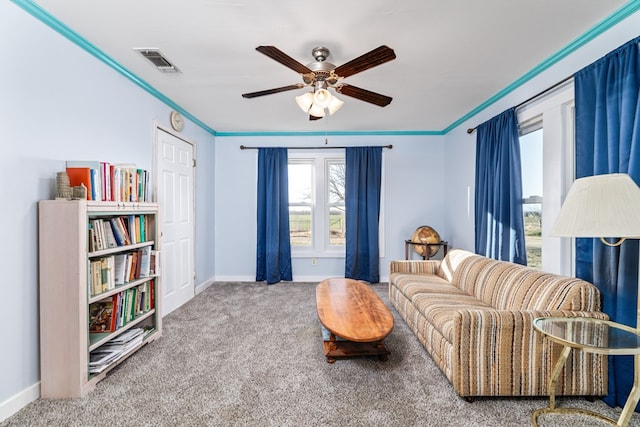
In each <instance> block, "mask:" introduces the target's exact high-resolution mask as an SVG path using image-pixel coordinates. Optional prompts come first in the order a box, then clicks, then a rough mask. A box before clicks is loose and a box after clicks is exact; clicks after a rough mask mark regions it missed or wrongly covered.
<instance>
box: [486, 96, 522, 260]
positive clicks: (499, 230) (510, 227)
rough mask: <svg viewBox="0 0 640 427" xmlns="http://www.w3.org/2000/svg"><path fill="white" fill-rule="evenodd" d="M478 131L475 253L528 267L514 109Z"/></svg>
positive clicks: (516, 120) (518, 147)
mask: <svg viewBox="0 0 640 427" xmlns="http://www.w3.org/2000/svg"><path fill="white" fill-rule="evenodd" d="M477 132H478V135H477V140H476V191H475V232H476V248H475V250H476V253H477V254H480V255H483V256H486V257H489V258H494V259H499V260H503V261H511V262H515V263H518V264H522V265H527V251H526V247H525V241H524V218H523V216H522V172H521V166H520V139H519V136H518V119H517V117H516V111H515V108H510V109H509V110H507V111H505V112H503V113H502V114H500V115H498V116H496V117H494V118H492V119H491V120H488V121H486V122H484V123H482V124H481V125H479V126H478V128H477Z"/></svg>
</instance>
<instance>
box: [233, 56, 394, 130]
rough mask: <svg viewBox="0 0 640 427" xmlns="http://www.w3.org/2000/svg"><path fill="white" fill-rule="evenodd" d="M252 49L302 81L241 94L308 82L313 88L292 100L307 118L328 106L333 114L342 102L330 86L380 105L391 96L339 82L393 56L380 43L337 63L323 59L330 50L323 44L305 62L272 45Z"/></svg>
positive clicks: (254, 94) (281, 89)
mask: <svg viewBox="0 0 640 427" xmlns="http://www.w3.org/2000/svg"><path fill="white" fill-rule="evenodd" d="M256 50H257V51H258V52H261V53H263V54H265V55H267V56H268V57H269V58H271V59H273V60H275V61H278V62H279V63H281V64H282V65H284V66H285V67H289V68H291V69H292V70H293V71H295V72H297V73H299V74H300V75H301V77H302V81H303V83H296V84H292V85H288V86H283V87H278V88H274V89H267V90H261V91H258V92H250V93H243V94H242V97H243V98H256V97H258V96H264V95H271V94H274V93H280V92H285V91H289V90H294V89H301V88H303V87H307V86H309V87H312V89H313V91H311V92H307V93H305V94H304V95H301V96H297V97H296V102H297V103H298V106H299V107H300V108H301V109H302V110H303V111H305V112H307V113H309V119H310V120H317V119H320V118H322V117H324V115H325V113H324V109H325V108H327V109H328V111H329V113H330V114H333V113H334V112H335V111H337V110H338V109H339V108H340V107H341V106H342V104H343V102H342V101H340V100H338V99H337V98H336V97H334V96H332V95H331V94H330V93H329V91H328V90H327V89H329V88H331V89H334V90H335V91H336V92H337V93H340V94H342V95H346V96H350V97H352V98H356V99H359V100H361V101H364V102H369V103H371V104H375V105H378V106H380V107H384V106H387V105H389V104H390V103H391V100H392V99H393V98H391V97H389V96H386V95H381V94H379V93H376V92H372V91H370V90H366V89H362V88H359V87H356V86H353V85H349V84H346V83H343V82H342V79H344V78H346V77H349V76H352V75H354V74H356V73H360V72H362V71H365V70H368V69H369V68H373V67H375V66H378V65H380V64H384V63H385V62H388V61H391V60H393V59H395V58H396V54H395V52H394V51H393V49H391V48H390V47H388V46H384V45H383V46H380V47H378V48H376V49H373V50H372V51H370V52H367V53H365V54H364V55H361V56H359V57H357V58H355V59H352V60H351V61H349V62H347V63H345V64H343V65H340V66H339V67H336V66H335V65H333V64H331V63H330V62H327V61H326V59H327V58H328V57H329V54H330V52H329V49H327V48H326V47H316V48H314V49H313V50H312V51H311V54H312V55H313V58H314V59H315V61H314V62H312V63H310V64H307V65H303V64H301V63H300V62H298V61H296V60H295V59H293V58H292V57H290V56H289V55H287V54H286V53H284V52H282V51H281V50H280V49H278V48H277V47H275V46H258V47H257V48H256Z"/></svg>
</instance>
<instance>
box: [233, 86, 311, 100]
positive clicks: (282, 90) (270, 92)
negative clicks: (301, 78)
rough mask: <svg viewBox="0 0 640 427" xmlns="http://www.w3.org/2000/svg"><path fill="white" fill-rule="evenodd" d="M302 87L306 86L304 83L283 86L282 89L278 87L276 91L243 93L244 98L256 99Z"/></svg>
mask: <svg viewBox="0 0 640 427" xmlns="http://www.w3.org/2000/svg"><path fill="white" fill-rule="evenodd" d="M302 87H304V85H303V84H302V83H298V84H295V85H289V86H282V87H277V88H274V89H267V90H260V91H258V92H249V93H243V94H242V97H243V98H256V97H258V96H264V95H271V94H274V93H280V92H286V91H288V90H293V89H300V88H302Z"/></svg>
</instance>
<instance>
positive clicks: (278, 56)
mask: <svg viewBox="0 0 640 427" xmlns="http://www.w3.org/2000/svg"><path fill="white" fill-rule="evenodd" d="M256 50H257V51H258V52H260V53H264V54H265V55H267V56H268V57H269V58H271V59H273V60H274V61H278V62H279V63H281V64H282V65H284V66H285V67H289V68H291V69H292V70H293V71H295V72H297V73H300V74H313V71H311V70H310V69H309V68H307V67H306V66H305V65H302V64H301V63H299V62H298V61H296V60H295V59H293V58H292V57H290V56H289V55H287V54H286V53H284V52H283V51H281V50H280V49H278V48H277V47H275V46H258V47H257V48H256Z"/></svg>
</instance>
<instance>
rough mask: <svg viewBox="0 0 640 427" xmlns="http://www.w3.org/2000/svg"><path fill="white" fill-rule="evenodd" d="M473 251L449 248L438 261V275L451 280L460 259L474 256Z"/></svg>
mask: <svg viewBox="0 0 640 427" xmlns="http://www.w3.org/2000/svg"><path fill="white" fill-rule="evenodd" d="M474 255H475V254H474V253H473V252H469V251H465V250H462V249H451V250H450V251H449V252H447V256H445V257H444V259H443V260H442V262H441V263H440V270H439V271H438V276H440V277H443V278H444V279H446V280H447V281H449V282H453V273H454V272H455V271H456V269H457V268H458V266H459V265H460V263H461V262H462V261H464V260H465V259H467V258H469V257H470V256H474Z"/></svg>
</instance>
